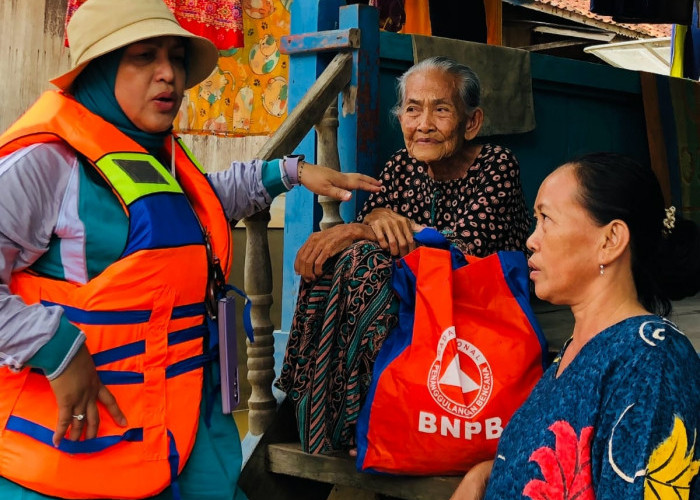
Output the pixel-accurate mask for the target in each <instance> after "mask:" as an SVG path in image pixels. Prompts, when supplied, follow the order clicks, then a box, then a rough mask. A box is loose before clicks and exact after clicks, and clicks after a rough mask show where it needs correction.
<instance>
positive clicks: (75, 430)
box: [50, 344, 126, 446]
mask: <svg viewBox="0 0 700 500" xmlns="http://www.w3.org/2000/svg"><path fill="white" fill-rule="evenodd" d="M50 384H51V389H52V390H53V393H54V395H55V396H56V403H58V423H57V426H56V432H55V433H54V435H53V444H54V446H58V445H59V443H60V442H61V439H62V438H63V436H65V434H66V431H67V430H68V428H69V427H70V435H69V437H68V439H70V440H71V441H77V440H78V439H80V436H81V435H82V434H83V432H85V439H92V438H94V437H95V436H97V428H98V426H99V425H100V416H99V414H98V411H97V403H98V401H99V402H100V403H102V404H103V405H105V407H106V408H107V411H109V413H110V415H112V418H113V419H114V421H115V423H116V424H117V425H120V426H122V427H125V426H126V417H124V414H123V413H122V411H121V409H120V408H119V405H118V404H117V400H116V399H115V398H114V396H113V395H112V393H111V392H109V389H107V388H106V387H105V386H104V385H103V384H102V382H101V381H100V378H99V376H98V375H97V370H96V369H95V363H94V362H93V361H92V356H91V355H90V352H89V351H88V349H87V347H86V346H85V344H83V346H82V347H81V348H80V350H79V351H78V353H77V354H76V355H75V357H74V358H73V359H72V361H71V362H70V363H69V364H68V366H67V367H66V369H65V370H64V372H63V373H61V374H60V375H59V376H58V377H56V378H55V379H53V380H52V381H51V382H50ZM73 415H85V418H84V419H82V420H78V419H77V418H73Z"/></svg>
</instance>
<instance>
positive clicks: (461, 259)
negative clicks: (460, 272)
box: [413, 227, 468, 269]
mask: <svg viewBox="0 0 700 500" xmlns="http://www.w3.org/2000/svg"><path fill="white" fill-rule="evenodd" d="M413 239H414V240H415V241H416V243H418V244H420V245H423V246H426V247H432V248H442V249H443V250H449V251H450V254H451V256H452V269H459V268H460V267H463V266H466V265H467V264H468V262H467V258H466V257H465V256H464V254H463V253H462V251H461V250H460V249H459V248H457V246H455V245H453V244H452V242H450V240H448V239H447V238H445V235H444V234H442V233H441V232H440V231H438V230H437V229H435V228H434V227H425V228H423V229H421V230H420V231H418V232H417V233H414V234H413Z"/></svg>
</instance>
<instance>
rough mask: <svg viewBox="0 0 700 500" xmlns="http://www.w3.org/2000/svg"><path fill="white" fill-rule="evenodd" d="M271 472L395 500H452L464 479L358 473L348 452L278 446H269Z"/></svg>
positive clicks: (280, 444) (284, 444) (295, 445)
mask: <svg viewBox="0 0 700 500" xmlns="http://www.w3.org/2000/svg"><path fill="white" fill-rule="evenodd" d="M267 464H268V468H269V470H270V472H274V473H277V474H285V475H292V476H296V477H302V478H306V479H312V480H314V481H320V482H323V483H329V484H334V485H339V486H347V487H351V488H357V489H361V490H369V491H372V492H374V493H379V494H382V495H388V496H390V497H392V498H401V499H407V500H440V499H448V498H450V495H452V493H453V492H454V490H455V488H456V487H457V484H459V481H460V479H461V476H427V477H412V476H389V475H380V474H371V473H366V472H358V471H357V469H356V468H355V459H354V458H352V457H351V456H350V455H349V454H348V452H346V451H345V452H337V453H334V454H330V455H311V454H309V453H304V452H303V451H301V449H300V448H299V443H277V444H269V445H268V446H267Z"/></svg>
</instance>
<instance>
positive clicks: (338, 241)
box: [294, 223, 375, 282]
mask: <svg viewBox="0 0 700 500" xmlns="http://www.w3.org/2000/svg"><path fill="white" fill-rule="evenodd" d="M360 239H372V240H374V239H375V238H374V235H373V234H372V229H371V228H370V227H368V226H365V225H364V224H358V223H350V224H338V225H337V226H333V227H331V228H328V229H324V230H323V231H318V232H316V233H312V234H311V236H309V239H308V240H306V243H304V244H303V245H302V246H301V248H300V249H299V251H298V252H297V257H296V259H295V260H294V271H295V272H296V273H297V274H299V275H300V276H301V277H302V279H303V280H304V281H307V282H308V281H312V280H315V279H316V278H318V277H319V276H321V274H323V264H325V263H326V261H327V260H328V259H330V258H331V257H333V256H334V255H336V254H338V253H340V252H341V251H343V250H344V249H345V248H347V247H348V246H350V245H351V244H352V243H353V242H355V241H357V240H360Z"/></svg>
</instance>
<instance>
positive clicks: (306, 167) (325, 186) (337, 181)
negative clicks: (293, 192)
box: [298, 162, 380, 201]
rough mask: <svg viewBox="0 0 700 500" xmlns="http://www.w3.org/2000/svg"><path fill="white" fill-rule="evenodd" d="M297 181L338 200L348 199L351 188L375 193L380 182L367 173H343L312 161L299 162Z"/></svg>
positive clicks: (318, 192) (315, 191)
mask: <svg viewBox="0 0 700 500" xmlns="http://www.w3.org/2000/svg"><path fill="white" fill-rule="evenodd" d="M299 163H300V167H299V170H298V172H299V183H300V184H301V185H302V186H304V187H306V188H307V189H308V190H309V191H313V192H314V193H316V194H320V195H322V196H330V197H331V198H335V199H336V200H338V201H348V200H349V199H350V198H351V197H352V193H351V191H352V190H355V189H361V190H363V191H370V192H372V193H376V192H378V191H379V189H380V182H379V181H378V180H377V179H375V178H373V177H370V176H369V175H364V174H357V173H351V174H348V173H343V172H338V171H337V170H333V169H332V168H328V167H324V166H322V165H315V164H313V163H307V162H299Z"/></svg>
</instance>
